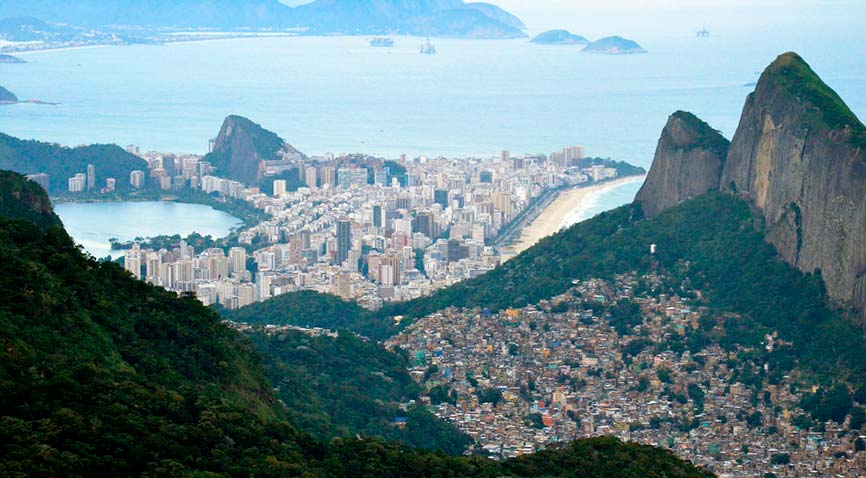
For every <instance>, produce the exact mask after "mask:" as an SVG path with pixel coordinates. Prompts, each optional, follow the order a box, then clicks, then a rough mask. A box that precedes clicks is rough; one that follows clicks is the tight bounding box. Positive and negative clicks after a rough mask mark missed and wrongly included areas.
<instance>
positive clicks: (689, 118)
mask: <svg viewBox="0 0 866 478" xmlns="http://www.w3.org/2000/svg"><path fill="white" fill-rule="evenodd" d="M671 116H673V117H674V118H677V119H678V120H680V121H682V122H684V123H685V124H686V125H687V126H688V127H689V128H690V129H691V130H692V131H694V132H696V133H697V134H698V139H697V141H695V146H696V147H701V148H703V149H706V150H707V151H710V152H712V153H715V154H716V155H717V156H718V157H720V158H722V161H724V160H725V158H727V156H728V147H729V146H730V145H731V142H730V141H728V140H727V139H725V137H724V136H722V133H721V132H719V131H718V130H715V129H713V128H712V126H710V125H709V124H707V123H706V122H705V121H703V120H702V119H700V118H698V117H697V116H695V115H694V114H692V113H689V112H688V111H682V110H680V111H676V112H674V114H673V115H671Z"/></svg>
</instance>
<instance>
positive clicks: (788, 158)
mask: <svg viewBox="0 0 866 478" xmlns="http://www.w3.org/2000/svg"><path fill="white" fill-rule="evenodd" d="M721 185H722V186H723V187H724V188H725V189H727V190H733V191H738V192H739V193H741V194H743V195H745V196H747V197H749V198H750V199H751V200H752V201H754V203H755V205H756V206H757V207H758V208H759V209H760V210H761V211H762V213H763V216H764V219H765V220H766V222H767V240H769V241H770V242H771V243H772V244H773V245H774V246H776V248H777V249H778V250H779V253H780V254H781V255H782V257H784V258H785V260H786V261H788V262H789V263H790V264H793V265H794V266H795V267H797V268H798V269H800V270H802V271H804V272H812V271H814V270H820V271H821V275H822V277H823V278H824V282H825V283H826V285H827V291H828V293H829V294H830V296H831V297H833V298H835V299H837V300H840V301H843V302H845V303H849V304H854V305H856V306H857V307H860V308H861V309H864V310H866V247H864V244H866V128H864V126H863V124H862V123H861V122H860V120H859V119H857V117H856V116H855V115H854V114H853V113H852V112H851V110H850V109H848V107H847V106H846V105H845V103H844V102H843V101H842V99H841V98H839V96H838V95H837V94H836V93H835V92H834V91H833V90H832V89H830V88H829V87H828V86H827V85H826V84H825V83H824V82H822V81H821V79H820V78H819V77H818V75H817V74H815V72H814V71H812V69H811V68H810V67H809V65H808V64H806V62H805V61H803V59H802V58H800V57H799V56H798V55H797V54H795V53H785V54H783V55H781V56H779V57H778V58H777V59H776V60H775V61H774V62H773V63H772V64H771V65H770V66H769V67H767V69H766V70H765V71H764V73H763V74H762V75H761V78H760V80H759V81H758V84H757V87H756V88H755V91H754V93H752V94H750V95H749V97H748V98H747V99H746V104H745V106H744V108H743V114H742V117H741V119H740V124H739V126H738V127H737V132H736V134H735V135H734V139H733V141H732V142H731V147H730V152H729V155H728V160H727V163H726V164H725V168H724V171H723V173H722V182H721Z"/></svg>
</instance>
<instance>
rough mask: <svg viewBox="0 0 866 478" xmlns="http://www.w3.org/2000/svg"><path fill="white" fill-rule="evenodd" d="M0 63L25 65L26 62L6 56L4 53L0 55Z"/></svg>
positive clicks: (15, 57)
mask: <svg viewBox="0 0 866 478" xmlns="http://www.w3.org/2000/svg"><path fill="white" fill-rule="evenodd" d="M0 63H27V62H26V61H24V60H22V59H21V58H18V57H17V56H12V55H6V54H4V53H0Z"/></svg>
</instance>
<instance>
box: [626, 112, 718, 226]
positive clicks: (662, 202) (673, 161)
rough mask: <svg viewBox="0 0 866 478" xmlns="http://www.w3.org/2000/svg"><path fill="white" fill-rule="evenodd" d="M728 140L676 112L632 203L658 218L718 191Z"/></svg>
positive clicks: (692, 116)
mask: <svg viewBox="0 0 866 478" xmlns="http://www.w3.org/2000/svg"><path fill="white" fill-rule="evenodd" d="M728 145H729V143H728V140H727V139H725V138H724V137H723V136H722V135H721V133H719V132H718V131H716V130H714V129H712V128H711V127H710V126H709V125H708V124H707V123H704V122H703V121H701V120H700V119H698V118H697V117H696V116H695V115H693V114H691V113H687V112H685V111H677V112H676V113H674V114H672V115H671V116H670V118H668V122H667V124H666V125H665V127H664V129H663V130H662V135H661V138H659V143H658V147H657V148H656V154H655V157H654V158H653V164H652V167H651V168H650V171H649V174H648V175H647V178H646V181H644V184H643V186H642V187H641V189H640V191H638V193H637V197H636V198H635V201H637V202H639V203H641V205H642V206H643V210H644V212H645V213H646V215H647V216H650V217H653V216H657V215H658V214H659V213H661V212H662V211H664V210H665V209H667V208H669V207H672V206H675V205H677V204H679V203H680V202H682V201H685V200H687V199H691V198H693V197H697V196H700V195H702V194H706V193H707V192H709V191H712V190H714V189H718V188H719V179H720V178H721V175H722V167H723V166H724V164H725V157H726V155H727V153H728Z"/></svg>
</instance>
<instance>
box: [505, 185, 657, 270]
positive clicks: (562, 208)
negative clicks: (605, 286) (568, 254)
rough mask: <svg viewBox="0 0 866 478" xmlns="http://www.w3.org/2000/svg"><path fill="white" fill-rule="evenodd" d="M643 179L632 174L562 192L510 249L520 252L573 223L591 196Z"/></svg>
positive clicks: (522, 232) (521, 233) (524, 230)
mask: <svg viewBox="0 0 866 478" xmlns="http://www.w3.org/2000/svg"><path fill="white" fill-rule="evenodd" d="M643 180H644V176H632V177H628V178H621V179H616V180H613V181H609V182H605V183H602V184H595V185H592V186H584V187H578V188H575V189H570V190H568V191H563V192H561V193H560V194H559V196H557V197H556V199H555V200H554V201H553V202H552V203H550V206H548V207H547V208H546V209H545V210H544V211H543V212H542V213H541V214H540V215H539V216H538V217H537V218H535V220H534V221H532V223H530V224H529V225H528V226H526V227H525V228H523V230H521V231H520V236H519V237H517V238H516V239H515V240H514V243H513V244H512V245H511V246H509V249H511V250H513V251H514V252H515V253H516V254H520V253H521V252H523V251H525V250H526V249H529V248H530V247H532V246H533V245H535V243H537V242H538V241H540V240H541V239H543V238H545V237H547V236H549V235H551V234H554V233H556V232H558V231H559V230H560V229H562V228H563V227H568V226H570V225H571V224H573V222H574V221H572V220H569V219H570V218H573V217H574V215H575V213H579V212H580V211H581V210H583V209H585V208H586V207H587V203H588V202H589V200H590V198H592V197H593V196H595V195H597V194H599V193H601V192H603V191H606V190H608V189H611V188H615V187H617V186H620V185H622V184H626V183H631V182H637V181H640V182H643Z"/></svg>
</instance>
